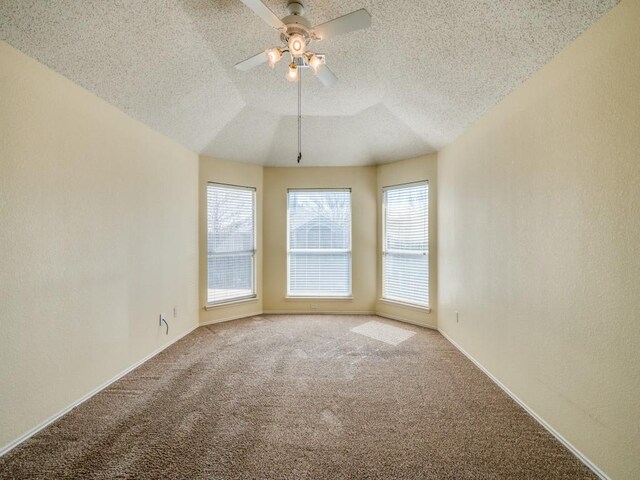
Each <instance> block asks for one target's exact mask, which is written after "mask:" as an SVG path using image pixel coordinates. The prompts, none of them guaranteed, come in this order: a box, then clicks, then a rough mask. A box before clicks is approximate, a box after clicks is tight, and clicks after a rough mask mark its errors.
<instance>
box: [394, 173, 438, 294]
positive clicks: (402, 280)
mask: <svg viewBox="0 0 640 480" xmlns="http://www.w3.org/2000/svg"><path fill="white" fill-rule="evenodd" d="M383 209H384V215H383V217H384V225H383V230H384V242H383V252H382V255H383V260H382V296H383V298H386V299H389V300H395V301H399V302H404V303H410V304H413V305H419V306H423V307H427V306H428V305H429V237H428V234H429V184H428V183H426V182H421V183H413V184H409V185H398V186H394V187H387V188H385V189H384V191H383Z"/></svg>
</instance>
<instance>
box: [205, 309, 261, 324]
mask: <svg viewBox="0 0 640 480" xmlns="http://www.w3.org/2000/svg"><path fill="white" fill-rule="evenodd" d="M262 314H263V312H262V311H261V310H258V311H256V312H253V313H243V314H242V315H231V316H229V317H224V318H216V319H215V320H207V321H206V322H200V324H199V325H198V326H199V327H204V326H205V325H213V324H215V323H223V322H230V321H231V320H240V319H241V318H248V317H256V316H258V315H262Z"/></svg>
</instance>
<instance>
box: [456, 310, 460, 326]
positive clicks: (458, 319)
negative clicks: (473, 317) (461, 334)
mask: <svg viewBox="0 0 640 480" xmlns="http://www.w3.org/2000/svg"><path fill="white" fill-rule="evenodd" d="M458 322H460V316H459V315H458V311H457V310H456V323H458Z"/></svg>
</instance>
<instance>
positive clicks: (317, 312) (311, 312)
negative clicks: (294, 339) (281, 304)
mask: <svg viewBox="0 0 640 480" xmlns="http://www.w3.org/2000/svg"><path fill="white" fill-rule="evenodd" d="M262 313H263V315H375V314H376V312H374V311H368V310H367V311H365V310H362V311H360V310H358V311H345V310H343V311H338V310H331V311H327V310H308V309H307V310H265V311H264V312H262Z"/></svg>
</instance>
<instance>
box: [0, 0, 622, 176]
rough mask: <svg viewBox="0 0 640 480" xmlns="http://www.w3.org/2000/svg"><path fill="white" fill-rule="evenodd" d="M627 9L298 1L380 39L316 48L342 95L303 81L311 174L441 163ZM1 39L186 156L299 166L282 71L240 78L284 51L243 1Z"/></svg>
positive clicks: (607, 4) (27, 1) (59, 5)
mask: <svg viewBox="0 0 640 480" xmlns="http://www.w3.org/2000/svg"><path fill="white" fill-rule="evenodd" d="M618 1H619V0H447V1H443V0H422V1H407V0H397V1H388V0H353V1H352V2H344V1H340V0H322V1H320V0H305V7H306V12H305V15H306V16H307V18H309V19H310V20H311V22H312V24H320V23H323V22H325V21H328V20H330V19H333V18H335V17H338V16H340V15H344V14H346V13H349V12H351V11H353V10H356V9H359V8H366V9H367V11H368V12H369V13H370V14H371V17H372V26H371V27H370V28H369V29H367V30H361V31H357V32H353V33H349V34H345V35H343V36H340V37H335V38H331V39H327V40H326V41H323V42H322V43H318V44H313V45H314V49H315V50H316V51H319V52H321V53H325V54H326V55H327V64H328V65H329V66H330V67H331V69H332V70H333V72H334V73H335V74H336V75H337V77H338V79H339V81H338V83H337V84H336V85H334V86H333V87H331V88H325V87H323V86H322V85H321V84H320V83H319V82H318V81H317V80H316V79H315V78H313V77H312V75H311V73H310V72H308V71H307V72H305V74H304V76H303V80H302V96H303V101H302V111H303V117H304V118H303V162H302V163H303V165H316V166H317V165H369V164H377V163H385V162H389V161H393V160H400V159H403V158H409V157H414V156H418V155H421V154H425V153H429V152H433V151H435V150H438V149H440V148H442V147H443V146H445V145H447V144H448V143H450V142H451V141H452V140H453V139H455V138H456V137H457V136H458V135H459V134H460V133H462V131H464V129H465V128H466V127H467V126H468V125H469V124H470V123H472V122H473V121H474V120H476V119H478V117H479V116H481V115H482V114H483V113H484V112H486V111H487V110H489V109H490V108H491V107H492V106H494V105H495V104H496V103H498V102H499V101H500V100H501V99H502V98H503V97H505V96H506V95H507V94H508V93H509V92H511V91H512V90H513V89H514V88H515V87H517V86H518V85H519V84H520V83H522V82H523V81H524V80H525V79H526V78H527V77H529V76H530V75H531V74H532V73H533V72H535V71H536V70H537V69H539V68H540V67H541V66H542V65H544V64H545V63H546V62H548V61H549V60H550V59H551V58H552V57H553V56H554V55H555V54H556V53H558V52H559V50H560V49H562V48H563V47H564V46H565V45H566V44H567V43H569V42H570V41H571V40H573V39H574V38H575V37H577V36H578V35H579V34H580V33H582V32H583V31H584V30H586V29H587V28H588V27H589V26H590V25H591V24H593V23H594V22H595V21H596V19H598V17H600V16H601V15H602V14H603V13H605V12H606V11H607V10H608V9H609V8H611V7H612V6H614V5H615V4H616V3H618ZM265 3H266V4H267V5H268V6H269V7H270V8H271V10H272V11H273V12H274V13H275V14H276V15H277V16H279V17H281V18H282V17H284V16H286V15H287V10H286V0H265ZM0 38H2V39H3V40H5V41H6V42H8V43H9V44H11V45H13V46H15V47H16V48H18V49H20V50H21V51H23V52H24V53H26V54H28V55H30V56H32V57H34V58H36V59H38V60H39V61H41V62H42V63H44V64H46V65H48V66H49V67H51V68H52V69H54V70H56V71H57V72H59V73H61V74H62V75H65V76H66V77H68V78H69V79H71V80H72V81H74V82H75V83H77V84H79V85H81V86H83V87H85V88H86V89H88V90H90V91H92V92H94V93H95V94H96V95H98V96H99V97H101V98H103V99H104V100H106V101H107V102H109V103H111V104H113V105H115V106H116V107H118V108H120V109H121V110H123V111H125V112H126V113H128V114H129V115H131V116H133V117H135V118H137V119H139V120H140V121H142V122H144V123H145V124H147V125H149V126H150V127H152V128H154V129H156V130H158V131H159V132H162V133H164V134H165V135H167V136H168V137H170V138H173V139H175V140H176V141H178V142H179V143H181V144H183V145H185V146H186V147H188V148H189V149H191V150H194V151H196V152H199V153H202V154H206V155H211V156H215V157H218V158H223V159H228V160H236V161H242V162H251V163H257V164H262V165H270V166H293V165H295V164H296V156H297V127H296V121H297V117H296V115H297V89H296V86H295V84H292V83H289V82H287V81H286V80H285V78H284V74H285V70H286V65H285V64H286V62H280V64H279V65H278V66H277V67H276V69H275V70H271V69H270V68H269V67H268V66H266V65H262V66H260V67H257V68H255V69H253V70H251V71H249V72H241V71H238V70H236V69H234V64H235V63H237V62H239V61H241V60H244V59H245V58H247V57H249V56H251V55H254V54H256V53H259V52H260V51H263V50H264V49H266V48H268V47H271V46H276V45H279V43H280V42H279V40H278V37H277V34H276V32H275V31H274V30H273V29H271V27H269V26H268V25H266V24H265V23H263V21H262V20H261V19H260V18H258V17H257V16H256V15H255V14H254V13H253V12H252V11H251V10H249V9H248V8H247V7H246V6H245V5H244V4H242V3H241V2H240V1H239V0H122V1H118V2H115V1H104V0H85V1H79V0H52V1H48V2H44V1H42V0H3V1H2V2H0Z"/></svg>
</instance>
